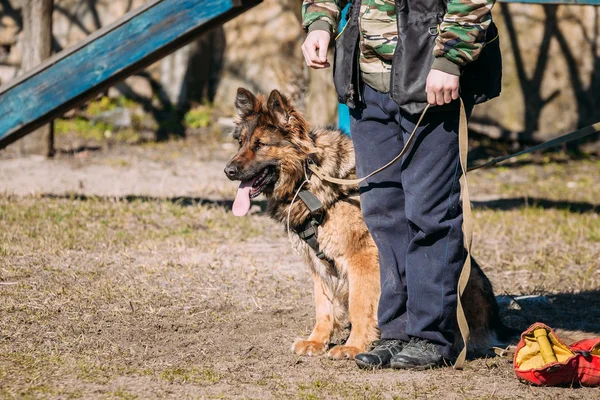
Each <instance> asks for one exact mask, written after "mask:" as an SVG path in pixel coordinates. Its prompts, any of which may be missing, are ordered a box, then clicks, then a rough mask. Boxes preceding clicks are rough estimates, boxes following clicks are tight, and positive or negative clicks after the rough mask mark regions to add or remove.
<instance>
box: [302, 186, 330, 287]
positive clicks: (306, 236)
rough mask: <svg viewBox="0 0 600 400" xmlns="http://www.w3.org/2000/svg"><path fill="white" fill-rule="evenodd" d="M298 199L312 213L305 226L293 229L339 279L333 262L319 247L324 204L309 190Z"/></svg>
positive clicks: (328, 270) (303, 192)
mask: <svg viewBox="0 0 600 400" xmlns="http://www.w3.org/2000/svg"><path fill="white" fill-rule="evenodd" d="M298 197H300V200H302V202H303V203H304V204H305V205H306V207H308V210H309V211H310V217H309V218H308V219H307V220H306V221H304V223H303V224H301V225H300V226H298V227H297V228H295V229H293V231H294V232H296V234H297V235H298V236H300V239H302V240H304V241H305V242H306V244H308V246H309V247H310V248H311V249H313V250H314V251H315V254H316V255H317V258H318V259H319V260H321V262H322V263H323V264H324V265H325V267H326V268H327V272H329V274H330V275H332V276H335V277H337V276H338V272H337V270H336V269H335V266H334V264H333V261H332V260H330V259H329V258H327V256H325V254H324V253H323V251H322V250H321V249H320V247H319V240H318V239H319V237H318V228H319V225H321V224H322V223H323V220H324V219H325V210H324V209H323V203H321V200H319V199H318V198H317V196H315V195H314V194H312V193H311V192H310V191H308V190H302V191H300V193H298Z"/></svg>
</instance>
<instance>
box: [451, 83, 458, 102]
mask: <svg viewBox="0 0 600 400" xmlns="http://www.w3.org/2000/svg"><path fill="white" fill-rule="evenodd" d="M456 99H458V86H457V87H456V89H454V90H453V91H452V100H456Z"/></svg>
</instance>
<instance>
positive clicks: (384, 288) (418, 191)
mask: <svg viewBox="0 0 600 400" xmlns="http://www.w3.org/2000/svg"><path fill="white" fill-rule="evenodd" d="M418 117H419V116H418V115H411V114H407V113H404V112H402V111H400V110H399V109H398V106H397V105H396V103H395V102H394V101H393V100H391V99H390V98H389V96H388V95H387V94H383V93H380V92H378V91H376V90H374V89H372V88H370V87H369V86H367V85H365V86H364V96H363V104H362V105H361V106H360V107H358V108H357V109H354V110H352V111H351V133H352V140H353V142H354V148H355V152H356V166H357V173H358V176H359V177H362V176H365V175H367V174H368V173H370V172H371V171H374V170H375V169H377V168H379V167H381V166H383V165H384V164H386V163H387V162H388V161H390V160H391V159H392V158H394V157H395V156H396V155H398V153H400V151H401V150H402V147H403V146H404V143H405V141H406V140H407V139H408V136H409V135H410V133H411V132H412V130H413V128H414V127H415V124H416V122H417V119H418ZM458 118H459V115H458V110H456V111H437V112H436V111H432V110H431V109H430V111H428V113H427V115H426V117H425V119H424V120H423V122H422V123H421V126H420V128H419V129H418V134H417V135H418V136H417V139H416V141H415V142H414V144H413V146H412V148H411V149H410V151H409V152H408V153H407V154H406V155H405V156H404V158H403V159H402V160H399V161H397V162H396V163H394V164H393V165H392V166H391V167H389V168H387V169H386V170H384V171H382V172H380V173H378V174H376V175H375V176H373V177H372V178H370V179H368V180H367V182H366V183H363V184H362V185H361V188H360V191H361V195H360V196H361V207H362V212H363V216H364V219H365V221H366V223H367V227H368V228H369V231H370V232H371V235H372V236H373V239H374V240H375V243H376V244H377V247H378V249H379V264H380V273H381V298H380V300H379V309H378V319H379V329H380V331H381V338H382V339H402V340H409V339H410V338H412V337H416V338H421V339H427V340H429V341H430V342H432V343H434V344H436V345H437V346H438V349H439V350H440V353H441V354H442V355H443V356H444V357H446V358H447V359H453V358H454V357H455V354H454V353H453V350H452V344H453V343H454V333H453V328H454V323H455V322H454V321H455V318H456V301H457V300H456V296H457V285H458V277H459V275H460V272H461V269H462V266H463V263H464V260H465V251H464V247H463V233H462V208H461V205H460V183H459V179H460V176H461V171H460V165H459V159H458Z"/></svg>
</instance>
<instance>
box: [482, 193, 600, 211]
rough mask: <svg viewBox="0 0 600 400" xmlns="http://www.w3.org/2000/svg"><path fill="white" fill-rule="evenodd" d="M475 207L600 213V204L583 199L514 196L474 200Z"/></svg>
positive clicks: (503, 209) (504, 209)
mask: <svg viewBox="0 0 600 400" xmlns="http://www.w3.org/2000/svg"><path fill="white" fill-rule="evenodd" d="M473 207H475V208H482V209H489V210H502V211H507V210H515V209H519V208H526V207H536V208H543V209H557V210H566V211H569V212H572V213H579V214H582V213H588V212H592V213H596V214H600V205H598V204H592V203H588V202H582V201H556V200H548V199H540V198H535V197H512V198H507V199H497V200H488V201H473Z"/></svg>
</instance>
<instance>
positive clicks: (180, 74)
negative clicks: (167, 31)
mask: <svg viewBox="0 0 600 400" xmlns="http://www.w3.org/2000/svg"><path fill="white" fill-rule="evenodd" d="M190 54H191V45H187V46H185V47H182V48H181V49H179V50H177V51H176V52H175V53H172V54H169V55H168V56H166V57H165V58H163V59H162V60H161V61H160V83H161V86H162V88H163V90H164V91H165V93H166V94H167V97H168V98H169V100H170V102H171V104H172V105H173V107H174V108H175V109H177V110H181V109H183V107H184V106H185V104H186V103H187V100H188V98H187V86H188V73H187V72H188V66H189V62H190Z"/></svg>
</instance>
